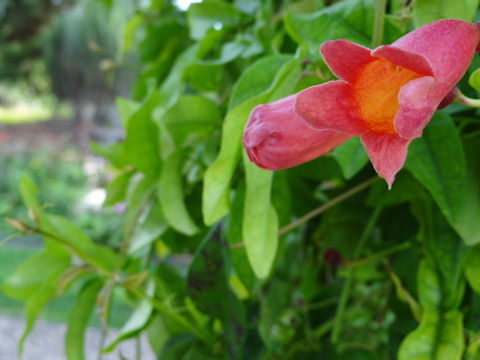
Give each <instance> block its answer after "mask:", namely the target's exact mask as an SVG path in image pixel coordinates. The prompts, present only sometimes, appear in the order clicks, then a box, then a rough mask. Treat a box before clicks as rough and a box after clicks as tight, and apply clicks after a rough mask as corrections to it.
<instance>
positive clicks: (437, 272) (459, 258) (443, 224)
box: [412, 199, 467, 311]
mask: <svg viewBox="0 0 480 360" xmlns="http://www.w3.org/2000/svg"><path fill="white" fill-rule="evenodd" d="M412 210H413V213H414V214H415V216H416V218H417V220H418V222H419V223H420V234H419V239H420V241H421V242H422V246H423V248H424V251H425V262H424V263H422V264H421V266H420V268H419V273H418V278H417V283H418V293H419V301H420V304H421V305H422V306H424V307H431V308H437V309H439V310H440V309H443V311H447V310H454V309H456V308H458V306H459V305H460V302H461V301H462V298H463V293H464V288H465V278H464V276H463V269H464V261H465V257H466V255H467V247H466V246H465V245H464V244H463V242H462V241H461V239H460V237H459V236H458V235H457V233H455V231H454V230H453V229H452V228H451V227H450V226H449V225H448V223H447V221H446V220H445V218H444V217H443V215H442V214H441V213H440V211H439V210H438V209H437V207H435V206H434V204H433V202H432V201H431V200H430V201H429V200H428V199H421V200H420V199H418V200H417V202H416V203H415V205H413V207H412Z"/></svg>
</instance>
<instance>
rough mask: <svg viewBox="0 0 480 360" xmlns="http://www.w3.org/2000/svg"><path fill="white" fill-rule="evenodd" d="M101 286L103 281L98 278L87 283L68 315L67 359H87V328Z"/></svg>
mask: <svg viewBox="0 0 480 360" xmlns="http://www.w3.org/2000/svg"><path fill="white" fill-rule="evenodd" d="M101 287H102V283H101V281H99V280H97V279H95V280H91V281H89V282H88V283H86V284H85V285H84V286H83V288H82V289H81V290H80V293H79V294H78V296H77V299H76V301H75V305H74V306H73V308H72V310H71V311H70V314H69V315H68V323H67V334H66V336H65V355H66V356H67V360H83V359H85V355H84V337H85V330H86V328H87V326H88V322H89V320H90V315H91V314H92V311H93V308H94V306H95V300H96V297H97V294H98V292H99V291H100V289H101Z"/></svg>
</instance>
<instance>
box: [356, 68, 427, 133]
mask: <svg viewBox="0 0 480 360" xmlns="http://www.w3.org/2000/svg"><path fill="white" fill-rule="evenodd" d="M420 76H421V75H419V74H417V73H416V72H414V71H412V70H408V69H406V68H404V67H401V66H398V65H395V64H392V63H390V62H388V61H386V60H383V59H378V60H374V61H372V62H369V63H368V64H367V65H365V67H364V68H363V70H362V71H361V72H360V75H359V76H358V78H357V80H356V81H355V83H354V84H353V86H352V87H353V93H354V96H355V99H356V101H357V104H358V107H359V110H360V114H361V116H362V118H363V119H364V120H365V121H366V122H367V123H368V125H369V127H370V129H371V130H373V131H379V132H383V133H387V134H396V133H397V132H396V130H395V128H394V127H393V118H394V117H395V114H396V113H397V111H398V109H399V108H400V105H399V103H398V99H397V96H398V92H399V91H400V88H401V87H402V86H403V85H405V84H406V83H407V82H409V81H410V80H412V79H416V78H418V77H420Z"/></svg>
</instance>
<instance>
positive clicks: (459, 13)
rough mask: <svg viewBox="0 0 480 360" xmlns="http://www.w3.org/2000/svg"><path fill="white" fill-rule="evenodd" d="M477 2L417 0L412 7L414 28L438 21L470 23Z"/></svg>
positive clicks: (470, 0) (473, 0) (465, 0)
mask: <svg viewBox="0 0 480 360" xmlns="http://www.w3.org/2000/svg"><path fill="white" fill-rule="evenodd" d="M477 7H478V0H461V1H448V0H439V1H437V0H434V1H432V0H417V1H416V2H415V4H414V6H413V21H414V23H415V26H416V27H419V26H422V25H425V24H427V23H429V22H432V21H435V20H438V19H447V18H454V19H462V20H466V21H472V20H473V19H474V17H475V12H476V10H477Z"/></svg>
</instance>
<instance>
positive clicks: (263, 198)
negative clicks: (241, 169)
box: [242, 154, 278, 279]
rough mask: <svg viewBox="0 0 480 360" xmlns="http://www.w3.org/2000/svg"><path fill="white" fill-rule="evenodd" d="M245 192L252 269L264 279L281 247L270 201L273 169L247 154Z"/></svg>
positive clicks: (246, 238)
mask: <svg viewBox="0 0 480 360" xmlns="http://www.w3.org/2000/svg"><path fill="white" fill-rule="evenodd" d="M244 165H245V173H246V187H247V189H246V194H245V206H244V210H243V227H242V233H243V242H244V243H245V249H246V251H247V256H248V260H249V261H250V265H251V266H252V269H253V272H254V273H255V275H256V276H257V277H258V278H260V279H265V278H266V277H267V276H268V275H269V273H270V270H271V269H272V265H273V261H274V260H275V255H276V253H277V248H278V237H277V231H278V218H277V213H276V211H275V209H274V208H273V206H272V205H271V199H270V195H271V194H270V193H271V187H272V176H273V173H272V172H271V171H267V170H263V169H260V168H258V167H257V166H256V165H255V164H253V163H251V162H250V161H249V159H248V157H247V156H246V155H245V154H244Z"/></svg>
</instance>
